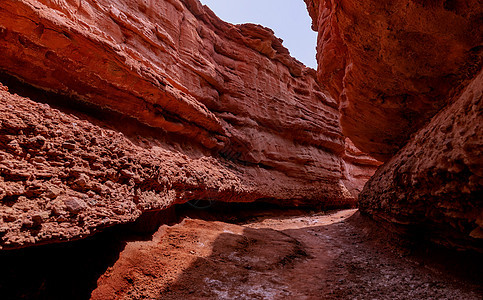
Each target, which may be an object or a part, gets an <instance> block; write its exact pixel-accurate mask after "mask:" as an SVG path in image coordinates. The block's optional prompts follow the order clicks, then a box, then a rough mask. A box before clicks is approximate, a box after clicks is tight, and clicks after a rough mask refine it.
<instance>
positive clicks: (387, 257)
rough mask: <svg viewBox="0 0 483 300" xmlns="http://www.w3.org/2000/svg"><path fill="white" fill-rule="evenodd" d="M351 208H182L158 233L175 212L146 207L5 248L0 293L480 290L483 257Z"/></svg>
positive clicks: (442, 294)
mask: <svg viewBox="0 0 483 300" xmlns="http://www.w3.org/2000/svg"><path fill="white" fill-rule="evenodd" d="M185 212H186V211H185ZM354 212H355V210H345V211H338V212H329V213H314V212H313V213H310V214H307V213H305V214H304V215H301V214H300V213H301V211H298V213H297V212H296V211H295V212H294V211H292V212H286V213H285V215H282V216H280V215H278V213H277V211H276V210H275V211H270V210H267V211H265V212H262V211H260V212H259V214H258V217H257V218H256V219H253V218H252V219H249V218H246V217H243V216H242V217H240V219H238V220H237V219H236V215H232V216H230V215H225V219H230V220H231V221H239V222H242V223H241V225H235V224H229V223H223V222H218V221H215V220H211V219H210V220H209V221H206V220H199V219H191V218H189V217H187V218H185V220H184V221H183V222H182V223H180V224H177V225H174V226H167V225H164V226H161V227H160V229H159V230H158V232H157V233H155V234H154V236H152V232H153V231H154V230H155V228H158V227H159V226H160V225H161V224H159V222H160V221H159V220H162V219H164V220H166V219H171V221H172V222H171V224H174V223H176V220H175V218H174V216H175V215H176V214H175V213H174V212H173V211H171V212H170V213H164V215H159V213H158V214H156V213H151V214H147V215H146V216H145V217H144V218H143V219H142V220H141V222H138V223H137V226H130V227H117V228H112V229H109V230H106V231H104V232H102V233H99V234H97V235H95V236H94V237H91V238H88V239H86V240H82V241H76V242H69V243H64V244H57V245H49V246H40V247H36V248H30V249H23V250H15V251H7V252H3V253H1V254H0V264H1V266H2V272H1V273H0V295H2V297H1V298H2V299H89V297H90V296H91V292H92V291H93V290H94V289H95V290H94V292H93V293H92V299H102V300H104V299H183V298H185V299H373V298H377V299H481V295H482V292H483V291H482V286H481V282H479V279H480V278H482V277H481V276H482V275H483V274H482V270H483V268H482V267H483V263H482V261H481V256H479V255H477V254H474V255H468V253H463V254H461V253H460V254H458V253H454V252H449V251H446V252H445V251H441V250H438V249H434V248H429V247H426V246H422V245H420V246H422V247H416V246H415V245H414V244H411V245H410V246H407V245H406V246H404V245H405V243H404V242H403V241H402V240H400V239H398V237H397V236H393V235H391V234H388V233H387V232H386V231H385V230H384V229H383V228H381V227H380V226H379V225H378V224H377V223H374V222H373V221H371V220H368V219H366V218H365V217H363V216H360V215H359V213H355V214H354ZM178 213H179V212H178ZM196 214H199V212H191V217H192V218H194V217H195V215H196ZM203 214H204V213H201V215H203ZM242 215H243V214H242ZM277 215H278V216H277ZM205 217H206V216H205Z"/></svg>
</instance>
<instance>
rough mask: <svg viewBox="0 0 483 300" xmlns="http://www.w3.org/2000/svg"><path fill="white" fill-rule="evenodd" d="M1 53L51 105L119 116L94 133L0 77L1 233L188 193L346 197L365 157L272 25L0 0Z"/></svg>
mask: <svg viewBox="0 0 483 300" xmlns="http://www.w3.org/2000/svg"><path fill="white" fill-rule="evenodd" d="M0 52H1V53H2V55H3V56H2V60H1V61H0V70H1V72H2V73H5V74H8V75H9V76H14V77H16V78H18V79H20V80H21V81H22V82H24V83H26V84H28V85H30V86H34V87H36V88H39V89H41V90H44V91H48V92H49V93H50V94H49V95H61V96H63V97H60V99H62V100H61V101H60V102H61V103H60V105H61V106H62V105H63V104H69V103H70V102H76V101H81V102H85V103H89V105H90V107H94V108H95V109H99V110H101V111H102V110H110V111H115V112H116V114H118V116H121V117H122V118H125V121H124V122H117V124H116V125H115V126H111V129H110V130H107V131H106V129H105V128H104V125H105V124H104V125H103V124H98V123H96V122H95V121H93V120H91V119H89V118H86V117H85V116H78V115H77V114H72V113H66V112H62V111H57V110H53V109H52V108H50V107H49V106H48V105H45V104H44V105H42V104H38V103H35V102H32V101H30V100H29V99H27V98H24V97H20V96H18V95H13V94H11V93H9V92H8V91H7V90H6V88H5V90H3V91H1V100H2V101H1V111H2V115H3V116H5V117H4V118H2V120H5V121H2V123H1V127H0V130H1V141H0V151H2V161H1V162H0V163H1V164H2V167H1V169H0V170H1V174H0V179H1V185H0V197H1V199H0V212H1V214H2V217H1V218H0V222H1V223H0V228H1V232H0V239H1V246H2V247H10V248H13V247H22V246H26V245H30V244H35V243H44V242H50V241H56V240H64V239H75V238H80V237H82V236H85V235H89V234H91V233H92V232H95V231H96V230H98V229H100V228H103V227H105V226H109V225H112V224H118V223H125V222H131V221H133V220H135V219H136V218H137V217H138V216H139V215H140V214H141V213H142V212H143V211H147V210H157V209H163V208H166V207H168V206H170V205H173V204H175V203H183V202H186V201H189V200H192V199H196V200H198V199H206V200H217V201H237V202H247V201H255V200H263V201H272V202H276V203H279V204H284V205H311V206H327V207H329V206H330V207H337V206H344V205H353V204H354V203H355V199H356V198H355V196H356V195H357V193H358V192H359V191H360V190H361V188H362V184H363V182H364V181H365V180H366V179H367V178H368V177H370V175H371V174H372V173H373V172H374V170H375V168H376V166H377V165H378V164H379V163H378V162H377V161H375V160H374V159H371V158H369V157H366V156H364V155H362V154H361V153H359V152H358V151H356V150H354V149H353V148H352V147H351V146H350V145H346V143H345V138H344V137H343V135H342V133H341V129H340V126H339V117H338V116H339V113H338V108H337V103H336V101H334V100H333V99H332V98H331V97H329V96H327V94H326V92H325V91H324V89H323V88H322V87H321V86H320V85H319V84H318V83H317V80H316V74H315V71H314V70H312V69H309V68H306V67H305V66H303V64H301V63H300V62H298V61H297V60H295V59H294V58H292V57H290V55H289V52H288V51H287V50H286V49H285V48H284V47H283V46H282V43H281V40H279V39H277V38H276V37H275V36H274V35H273V32H272V31H271V30H269V29H266V28H263V27H261V26H258V25H252V24H245V25H231V24H228V23H225V22H223V21H221V20H220V19H218V18H217V17H216V16H215V15H214V14H213V13H212V12H211V11H210V10H209V9H208V8H207V7H203V6H202V5H201V4H200V3H199V2H198V1H196V0H183V1H179V0H170V1H157V2H149V1H148V2H146V1H140V0H139V1H127V0H124V1H123V0H120V1H107V0H101V1H93V0H88V1H50V0H22V1H11V0H5V1H1V2H0ZM31 98H32V100H36V101H38V100H39V99H36V98H37V97H36V95H35V94H33V96H31ZM47 98H48V97H47ZM47 101H48V99H47ZM62 101H63V102H64V103H62ZM89 113H91V112H89V111H87V114H88V115H89ZM129 118H133V119H129ZM134 119H135V120H134ZM136 120H137V121H139V122H140V123H142V124H145V125H146V126H144V127H143V126H142V125H139V126H140V128H143V129H141V130H138V131H136V130H134V131H132V130H131V131H130V134H128V135H124V134H121V133H120V131H121V132H126V130H127V128H130V127H132V126H134V125H133V124H134V123H136V122H137V121H136ZM109 122H111V123H113V122H114V121H113V120H110V121H109V120H107V121H106V123H107V124H109ZM127 131H129V130H127ZM152 131H154V132H156V131H157V132H158V133H159V136H158V135H156V134H154V135H153V136H150V137H149V138H148V141H147V142H146V141H144V140H143V139H146V138H147V136H145V134H146V132H152ZM138 138H139V139H141V140H138Z"/></svg>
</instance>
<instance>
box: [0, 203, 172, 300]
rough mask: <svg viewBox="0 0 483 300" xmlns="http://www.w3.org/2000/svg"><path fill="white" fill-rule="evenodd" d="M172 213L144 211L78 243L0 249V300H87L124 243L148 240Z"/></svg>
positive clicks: (117, 257)
mask: <svg viewBox="0 0 483 300" xmlns="http://www.w3.org/2000/svg"><path fill="white" fill-rule="evenodd" d="M173 211H174V210H173V209H170V210H167V211H163V212H148V213H145V214H144V215H143V216H142V217H141V218H140V219H139V221H138V222H136V223H134V224H130V225H129V224H128V225H119V226H114V227H111V228H108V229H105V230H104V231H103V232H100V233H97V234H95V235H94V236H91V237H88V238H85V239H83V240H79V241H72V242H64V243H59V244H51V245H42V246H36V247H30V248H26V249H18V250H7V251H0V266H1V272H0V299H3V300H14V299H42V300H43V299H45V300H51V299H59V300H60V299H72V300H75V299H89V297H90V293H91V292H92V290H93V289H94V288H95V287H96V281H97V279H98V278H99V276H101V275H102V274H103V273H104V272H105V271H106V269H107V268H108V267H110V266H112V265H113V264H114V263H115V262H116V261H117V260H118V259H119V254H120V253H121V252H122V251H123V249H124V247H125V246H126V244H127V243H128V242H129V241H134V240H136V241H139V240H150V239H151V236H152V233H153V232H154V231H156V229H157V228H158V227H159V226H160V225H161V222H162V221H163V223H168V224H169V223H171V224H172V223H174V222H175V218H174V214H173Z"/></svg>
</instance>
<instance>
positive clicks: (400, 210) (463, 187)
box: [359, 72, 483, 251]
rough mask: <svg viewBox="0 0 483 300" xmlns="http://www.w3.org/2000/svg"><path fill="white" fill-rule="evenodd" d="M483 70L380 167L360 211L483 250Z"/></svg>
mask: <svg viewBox="0 0 483 300" xmlns="http://www.w3.org/2000/svg"><path fill="white" fill-rule="evenodd" d="M482 151H483V72H480V74H479V76H477V77H476V78H475V79H474V80H473V81H472V82H471V84H470V85H469V86H468V87H467V88H466V89H465V90H464V92H463V93H462V94H461V96H460V97H459V98H458V99H457V100H456V101H454V103H453V104H451V105H449V106H448V107H446V108H445V109H444V110H443V111H441V112H440V113H439V114H438V115H436V116H435V117H434V118H433V119H432V120H431V122H430V123H429V124H428V125H426V126H425V127H424V128H422V129H421V130H420V131H418V133H417V134H416V135H415V136H414V137H413V138H412V139H411V141H410V142H409V143H408V144H407V145H406V146H405V147H404V148H402V149H401V151H399V152H398V153H397V155H395V156H394V157H393V158H391V160H389V161H388V162H387V163H386V164H385V165H384V166H383V167H381V168H380V169H379V170H378V171H377V172H376V174H375V175H374V177H373V178H372V179H371V180H370V181H369V182H368V183H367V184H366V186H365V187H364V191H363V192H362V193H361V194H360V202H359V206H360V209H361V211H363V212H365V213H369V214H371V215H373V216H374V217H375V218H377V219H382V220H386V221H389V222H392V223H395V224H398V225H402V226H403V227H405V228H404V229H406V230H408V231H409V233H411V234H415V235H421V236H423V237H425V238H429V239H432V240H434V241H436V242H437V243H441V244H444V245H447V246H451V247H460V248H473V249H476V250H478V251H483V160H482V159H481V156H482V154H483V153H482Z"/></svg>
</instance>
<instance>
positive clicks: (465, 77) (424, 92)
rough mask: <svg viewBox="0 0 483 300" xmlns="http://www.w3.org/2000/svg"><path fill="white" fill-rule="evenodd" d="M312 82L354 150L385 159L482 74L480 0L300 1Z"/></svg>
mask: <svg viewBox="0 0 483 300" xmlns="http://www.w3.org/2000/svg"><path fill="white" fill-rule="evenodd" d="M305 2H306V3H307V7H308V9H309V12H310V15H311V16H312V19H313V25H312V27H313V29H314V30H315V31H318V32H319V37H318V44H317V49H318V53H317V60H318V62H319V67H318V79H319V82H320V83H322V84H324V85H326V86H327V88H328V89H329V91H330V93H331V95H332V96H333V97H334V98H335V99H336V100H338V101H339V106H340V111H341V125H342V129H343V132H344V134H345V135H346V136H348V137H350V138H351V139H352V140H353V141H354V143H355V145H356V146H358V147H359V148H360V149H361V150H363V151H364V152H366V153H370V154H371V155H373V156H374V157H376V158H378V159H380V160H384V161H386V160H388V159H389V158H390V157H391V156H392V155H394V154H395V153H396V152H397V151H398V150H399V149H400V148H401V147H402V146H404V144H405V143H406V141H407V140H408V139H409V137H410V135H411V133H414V132H415V131H416V130H417V129H419V128H421V127H422V126H423V125H424V124H425V123H426V122H428V121H429V119H430V118H431V117H433V116H434V115H435V114H436V113H437V112H438V111H439V110H440V109H441V108H442V107H444V106H445V105H446V104H448V103H449V101H450V99H451V98H452V97H454V96H456V95H458V93H459V92H460V91H461V89H462V88H463V87H464V86H465V85H466V84H468V81H469V80H471V79H472V78H473V77H474V76H475V75H476V74H477V73H478V71H479V70H480V69H481V66H482V49H483V48H482V43H483V28H482V26H483V24H482V19H481V16H482V14H483V6H482V5H481V2H480V1H478V0H469V1H460V0H444V1H443V0H436V1H423V0H398V1H377V0H370V1H350V0H305Z"/></svg>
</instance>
